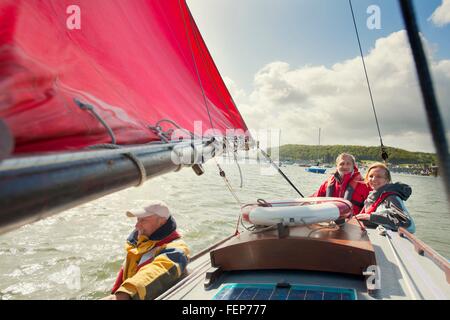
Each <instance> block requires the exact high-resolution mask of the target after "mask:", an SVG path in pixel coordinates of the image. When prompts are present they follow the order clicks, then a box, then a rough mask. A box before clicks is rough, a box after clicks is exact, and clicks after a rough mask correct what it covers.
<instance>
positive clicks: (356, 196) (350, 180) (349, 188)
mask: <svg viewBox="0 0 450 320" xmlns="http://www.w3.org/2000/svg"><path fill="white" fill-rule="evenodd" d="M336 187H337V180H336V177H335V176H334V174H333V175H331V176H330V177H329V178H328V180H327V183H326V186H325V188H326V195H325V196H326V197H337V198H344V199H346V200H349V201H350V202H351V203H352V204H353V213H354V214H358V213H359V212H360V211H361V209H362V208H363V207H364V200H365V199H366V198H367V196H368V195H369V192H370V188H369V187H368V186H367V185H366V184H365V183H364V182H363V178H362V176H361V174H360V173H359V171H358V168H357V167H356V166H354V167H353V174H352V175H351V176H350V177H348V175H347V176H344V178H343V181H342V183H341V184H340V187H339V188H336Z"/></svg>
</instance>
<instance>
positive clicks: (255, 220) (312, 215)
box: [242, 198, 352, 226]
mask: <svg viewBox="0 0 450 320" xmlns="http://www.w3.org/2000/svg"><path fill="white" fill-rule="evenodd" d="M351 215H352V203H351V202H350V201H348V200H344V199H342V198H302V199H296V200H277V201H270V202H266V203H265V204H264V205H263V204H261V203H259V204H249V205H245V206H243V207H242V218H243V220H244V221H246V222H249V223H252V224H254V225H262V226H272V225H276V224H278V223H282V224H283V225H288V226H294V225H308V224H314V223H320V222H331V221H336V220H345V219H347V218H349V217H350V216H351Z"/></svg>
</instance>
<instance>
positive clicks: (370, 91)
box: [348, 0, 389, 162]
mask: <svg viewBox="0 0 450 320" xmlns="http://www.w3.org/2000/svg"><path fill="white" fill-rule="evenodd" d="M348 3H349V5H350V11H351V12H352V18H353V25H354V26H355V33H356V39H357V40H358V46H359V52H360V54H361V60H362V64H363V67H364V74H365V76H366V81H367V87H368V88H369V95H370V101H371V102H372V110H373V114H374V116H375V122H376V124H377V130H378V136H379V137H380V146H381V158H382V159H383V160H384V162H386V161H387V159H388V158H389V155H388V153H387V150H386V147H385V146H384V145H383V139H382V138H381V130H380V125H379V123H378V117H377V112H376V110H375V103H374V102H373V95H372V89H371V87H370V82H369V76H368V74H367V68H366V63H365V61H364V54H363V51H362V47H361V41H360V39H359V33H358V27H357V26H356V19H355V14H354V12H353V6H352V0H348Z"/></svg>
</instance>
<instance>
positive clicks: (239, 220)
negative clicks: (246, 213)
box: [214, 158, 243, 235]
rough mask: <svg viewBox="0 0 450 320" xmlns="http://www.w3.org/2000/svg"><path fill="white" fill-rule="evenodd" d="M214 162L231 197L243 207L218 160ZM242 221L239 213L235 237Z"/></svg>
mask: <svg viewBox="0 0 450 320" xmlns="http://www.w3.org/2000/svg"><path fill="white" fill-rule="evenodd" d="M214 161H215V162H216V165H217V168H218V169H219V175H220V176H221V177H222V178H223V181H224V182H225V185H226V186H227V188H228V190H229V191H230V193H231V195H232V196H233V197H234V199H235V200H236V202H237V203H238V204H239V207H242V206H243V204H242V202H241V200H239V197H238V196H237V194H236V192H234V190H233V187H232V186H231V184H230V182H229V181H228V179H227V177H226V175H225V171H223V169H222V167H221V166H220V165H219V163H218V162H217V159H216V158H214ZM241 220H242V215H241V213H240V212H239V216H238V221H237V223H236V230H235V233H234V234H235V235H237V234H239V224H240V222H241Z"/></svg>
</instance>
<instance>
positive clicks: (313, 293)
mask: <svg viewBox="0 0 450 320" xmlns="http://www.w3.org/2000/svg"><path fill="white" fill-rule="evenodd" d="M213 300H356V291H355V289H347V288H333V287H322V286H306V285H291V286H289V287H282V288H280V287H277V286H276V284H244V283H231V284H226V285H225V286H223V287H222V288H221V289H220V290H219V292H218V293H217V294H216V295H215V296H214V297H213Z"/></svg>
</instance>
